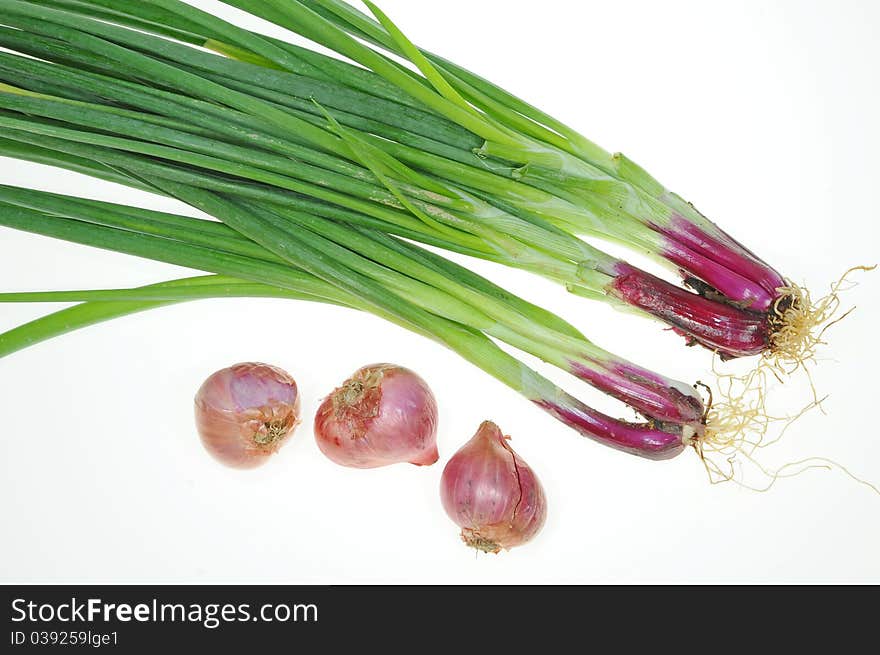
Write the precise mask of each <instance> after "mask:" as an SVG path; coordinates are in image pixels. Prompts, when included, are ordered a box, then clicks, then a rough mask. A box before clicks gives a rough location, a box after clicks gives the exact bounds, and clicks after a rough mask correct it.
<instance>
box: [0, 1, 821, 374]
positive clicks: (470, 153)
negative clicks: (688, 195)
mask: <svg viewBox="0 0 880 655" xmlns="http://www.w3.org/2000/svg"><path fill="white" fill-rule="evenodd" d="M230 4H234V5H236V6H239V7H241V8H243V9H246V10H250V11H253V12H254V13H255V14H257V15H261V16H263V17H264V18H268V19H269V20H273V21H275V22H278V23H279V24H281V25H284V26H285V27H290V28H292V29H295V30H296V31H298V32H299V33H301V34H302V35H304V36H306V37H309V38H312V39H313V40H315V41H316V42H318V43H320V44H321V45H324V46H328V47H331V48H333V49H335V50H337V52H339V53H340V54H342V55H344V56H347V57H349V58H351V59H353V60H355V61H357V62H358V63H360V64H362V65H363V66H366V67H368V68H370V69H372V72H370V71H367V70H364V69H362V68H355V67H353V66H351V65H348V64H345V63H343V62H340V61H338V60H333V59H329V58H326V57H323V56H320V55H317V54H315V53H312V52H309V51H308V50H303V49H301V48H296V47H294V46H290V45H288V44H285V43H283V42H279V41H274V40H271V39H267V38H264V37H261V36H258V35H255V34H252V33H250V32H247V31H245V30H242V29H240V28H237V27H235V26H233V25H230V24H229V23H226V22H224V21H221V20H219V19H217V18H215V17H213V16H211V15H209V14H206V13H204V12H201V11H198V10H196V9H195V8H193V7H191V6H189V5H187V4H185V3H182V2H179V1H178V0H161V1H155V2H150V3H143V2H127V1H122V2H116V1H114V2H106V1H104V0H90V1H86V0H51V1H50V2H41V3H39V4H37V3H31V2H23V1H19V0H3V1H2V2H0V7H2V8H3V9H4V10H5V14H6V15H5V17H4V19H3V22H4V23H5V24H6V25H8V26H9V28H10V29H7V30H4V31H3V32H2V34H0V45H3V47H6V48H9V49H11V50H17V51H19V52H21V53H23V54H26V55H30V56H33V57H37V58H39V59H41V60H43V61H40V62H35V61H33V60H30V61H26V60H24V59H23V58H22V57H16V56H15V55H9V56H8V57H5V58H4V59H5V61H4V62H3V63H2V69H3V75H4V78H3V79H5V80H6V82H7V84H8V85H10V86H8V87H7V89H6V91H7V93H6V94H5V96H4V97H3V98H2V100H3V105H2V107H3V108H4V109H5V110H7V111H8V112H18V113H21V114H24V115H25V116H26V118H18V117H16V116H15V115H14V114H13V115H9V114H7V115H6V116H4V117H3V126H4V128H6V130H7V132H6V135H7V136H8V137H9V138H11V139H22V138H24V139H26V140H27V141H28V142H29V143H38V144H40V145H43V146H46V147H50V148H51V149H54V150H56V151H61V152H64V153H66V154H75V155H78V156H85V157H87V158H92V159H99V160H101V161H104V162H105V163H109V164H111V165H113V166H126V165H132V166H143V165H144V163H143V162H144V159H145V158H151V159H153V160H156V159H159V160H160V164H161V165H162V166H163V169H164V170H163V172H162V174H164V175H166V176H179V175H180V172H179V168H180V167H179V166H176V165H169V164H184V165H185V166H187V167H189V168H192V167H197V168H200V169H202V170H203V171H206V172H210V173H212V174H213V173H220V174H222V175H224V176H235V177H236V178H239V179H243V180H246V181H248V182H256V183H258V185H259V186H258V187H257V188H258V190H259V192H261V193H263V197H267V194H268V195H272V194H274V198H275V199H277V200H279V201H280V200H281V198H285V197H290V195H291V192H293V193H295V194H298V195H299V196H301V197H305V198H309V199H312V200H319V201H321V203H322V211H324V212H325V213H326V212H329V211H338V209H339V208H344V209H346V210H354V211H357V212H359V213H362V214H365V215H367V216H369V217H371V218H373V219H376V220H378V221H382V222H384V223H385V225H383V226H382V229H384V230H386V231H389V232H392V233H395V234H398V235H401V236H406V237H409V238H415V239H418V240H421V241H423V242H426V243H430V244H433V245H441V246H443V247H446V248H449V249H452V250H456V251H458V252H464V253H466V254H470V255H476V256H480V257H483V258H486V259H492V260H494V261H500V262H502V263H505V264H508V265H511V266H517V267H520V268H524V269H527V270H531V271H535V272H538V273H540V274H542V275H545V276H547V277H550V278H552V279H555V280H557V281H560V282H562V283H563V284H565V285H566V286H567V288H569V289H570V290H571V291H573V292H575V293H579V294H581V295H585V296H588V297H591V298H600V299H603V300H607V301H608V302H611V303H612V304H614V305H616V306H620V307H625V308H629V309H632V310H634V311H637V312H640V313H644V314H648V315H651V316H653V317H655V318H658V319H660V320H662V321H664V322H665V323H667V324H669V325H671V326H673V327H674V328H675V329H676V331H678V332H680V333H682V334H683V335H685V336H686V337H687V338H688V340H689V341H691V342H693V343H700V344H703V345H706V346H707V347H709V348H710V349H712V350H715V351H718V352H719V353H721V355H722V356H724V357H738V356H744V355H754V354H760V353H773V354H775V355H783V356H784V355H785V353H792V352H793V351H792V350H791V349H792V348H793V347H794V346H792V343H793V342H797V344H798V345H797V347H796V348H795V350H798V349H803V346H804V344H805V343H806V342H805V341H804V338H806V335H807V334H808V330H807V329H806V328H807V327H809V324H810V323H811V321H810V320H807V319H809V318H812V317H814V316H815V312H813V311H811V308H808V307H806V305H805V303H803V302H800V301H798V302H796V301H795V300H794V299H793V297H792V296H791V294H790V293H789V292H790V291H791V289H790V288H789V287H786V285H785V283H784V282H783V280H782V278H781V277H780V276H779V275H778V274H776V273H775V272H773V271H772V269H770V268H769V267H767V266H766V265H765V264H763V263H762V262H760V261H759V260H757V258H755V257H754V256H753V255H752V254H751V253H748V252H746V251H745V250H744V249H743V248H742V247H741V246H739V245H738V244H736V243H735V242H734V241H733V240H732V239H730V238H729V237H727V236H726V235H723V233H721V232H720V230H718V229H717V228H715V227H714V226H711V224H709V223H708V222H707V221H705V219H703V218H702V217H699V220H698V219H697V218H695V217H694V216H692V217H691V219H688V218H687V217H688V216H690V215H692V214H694V215H695V216H698V214H695V212H694V211H693V210H692V209H690V210H689V211H688V210H686V209H685V208H684V207H687V206H686V205H684V203H681V202H680V201H678V200H676V199H675V198H674V197H673V196H671V194H668V193H666V192H662V193H661V192H660V191H658V189H657V188H655V187H658V186H659V185H656V183H649V178H648V177H647V175H646V174H644V173H639V174H638V175H636V172H637V171H638V169H637V167H635V166H634V165H632V164H631V163H629V162H627V161H626V160H624V159H623V158H621V157H617V158H612V157H610V156H609V157H607V158H606V159H607V161H604V160H603V161H599V160H600V159H602V157H601V156H600V154H599V150H598V149H597V148H595V146H592V147H588V144H587V142H586V141H585V140H584V139H582V138H580V139H575V138H573V137H571V135H568V137H569V138H567V137H565V136H562V135H559V134H557V135H556V136H555V137H554V136H553V132H552V131H551V130H549V129H548V128H546V127H539V126H537V123H535V119H534V117H529V112H525V109H524V107H523V106H521V105H520V104H518V103H517V102H515V101H514V100H512V99H511V100H510V102H511V104H512V106H513V107H514V108H513V109H508V110H507V111H504V106H503V104H502V103H500V101H499V100H497V99H495V100H493V99H492V94H489V91H492V90H493V89H494V87H490V86H489V85H488V83H485V84H483V86H481V85H480V84H478V82H477V80H476V79H474V78H473V77H472V76H468V75H467V74H465V73H464V72H462V71H461V70H460V69H458V68H457V67H454V66H451V65H450V64H448V63H440V64H434V63H431V60H432V59H436V58H432V57H426V56H425V55H422V54H420V52H419V51H418V50H417V49H416V48H415V47H414V46H412V44H411V43H409V42H408V41H407V40H406V38H405V37H404V36H403V35H402V34H401V33H400V32H399V30H397V29H396V28H394V26H393V25H392V24H391V23H390V21H388V20H387V19H385V17H384V16H383V15H382V14H381V13H380V12H378V10H376V9H375V8H373V9H374V11H375V12H376V14H377V15H378V16H379V17H380V19H381V20H382V24H381V25H380V24H373V23H371V22H369V21H367V22H364V20H365V19H364V18H363V17H361V19H358V20H357V21H356V20H355V16H357V14H356V13H355V14H353V13H352V10H351V8H350V7H349V8H348V9H344V7H348V6H347V5H344V4H339V3H335V2H327V3H324V2H316V3H300V2H283V3H275V2H232V3H230ZM307 5H314V6H313V7H312V8H309V7H308V6H307ZM325 5H326V6H325ZM312 9H316V10H318V9H320V11H319V12H317V13H316V12H315V11H313V10H312ZM328 12H329V13H328ZM334 16H335V17H336V18H335V19H334V18H333V17H334ZM98 19H100V20H98ZM108 21H113V22H115V23H118V24H113V23H111V22H108ZM355 23H357V24H358V25H359V27H358V28H357V29H356V30H355V28H353V27H352V25H354V24H355ZM126 25H127V26H130V27H136V28H138V30H150V31H153V32H156V33H158V34H162V35H164V36H172V37H174V38H175V39H178V40H179V41H182V42H186V43H190V44H198V45H206V46H208V47H211V48H214V49H215V50H218V51H221V52H224V53H226V54H231V55H233V56H234V57H235V58H236V59H239V60H244V61H237V60H235V59H231V58H228V57H221V56H217V55H212V54H210V53H206V52H204V51H201V50H197V49H196V48H193V47H189V46H187V45H184V44H183V43H181V42H172V41H169V40H168V39H167V38H159V37H157V36H152V35H149V34H144V33H142V32H140V31H135V30H134V29H128V28H127V27H126ZM367 26H371V28H370V29H369V30H368V29H367ZM343 28H345V29H349V30H354V31H356V32H357V33H358V35H359V36H362V37H369V38H370V39H371V40H373V41H377V42H381V43H382V44H383V45H384V46H386V47H388V48H393V49H396V50H397V51H399V53H400V54H403V55H406V56H408V57H409V58H410V59H411V60H412V62H413V63H414V64H415V65H416V67H418V69H419V70H420V71H421V73H422V75H417V74H415V73H413V72H412V71H407V70H406V69H403V68H401V67H400V66H399V65H397V64H394V63H393V62H392V60H390V59H388V58H387V57H385V56H384V55H382V54H381V53H379V52H377V51H376V50H374V49H372V48H369V47H368V46H366V45H364V44H363V43H361V42H360V41H357V40H355V39H352V38H351V37H350V36H348V34H346V32H345V30H344V29H343ZM383 33H384V34H385V36H384V38H380V37H381V34H383ZM445 67H448V68H450V70H446V68H445ZM450 71H452V72H450ZM447 78H448V79H447ZM475 85H476V86H475ZM484 87H485V88H484ZM28 92H29V93H31V94H39V95H38V96H37V97H34V96H31V97H23V96H22V94H24V93H28ZM16 93H18V94H19V97H17V98H12V97H10V96H12V95H14V94H16ZM493 93H494V95H495V96H499V94H502V92H501V91H500V90H494V91H493ZM499 97H500V96H499ZM71 101H73V102H71ZM108 106H111V107H112V110H108V109H107V107H108ZM122 107H124V111H121V109H122ZM523 112H525V113H523ZM108 113H112V114H113V115H112V116H108ZM532 113H533V112H532ZM181 116H185V119H183V120H175V119H179V118H180V117H181ZM557 127H558V126H557ZM94 131H100V134H98V135H95V134H92V132H94ZM107 133H110V134H112V136H107ZM120 135H121V136H120ZM539 137H544V139H543V140H542V139H541V138H539ZM569 141H570V142H571V143H568V142H569ZM566 143H567V144H568V145H566ZM255 148H259V149H262V150H264V152H257V151H256V149H255ZM588 152H590V153H592V155H591V156H592V158H593V159H590V157H589V156H588ZM594 160H595V161H594ZM152 163H153V162H151V164H152ZM600 164H601V165H600ZM609 167H614V168H615V170H616V171H617V172H616V173H615V172H614V171H611V170H606V169H609ZM634 176H635V177H637V178H638V179H637V180H633V179H630V178H633V177H634ZM636 182H638V183H636ZM208 183H212V184H215V185H216V184H218V183H219V182H217V181H216V180H213V179H212V178H211V177H210V176H208V177H206V178H205V181H204V182H202V183H201V184H203V185H204V184H208ZM652 184H653V187H652ZM254 186H255V185H249V186H248V187H246V188H243V189H244V190H243V191H242V192H243V193H249V194H253V193H257V192H258V191H256V190H254V188H253V187H254ZM647 187H651V188H650V189H647ZM212 188H214V187H212ZM646 189H647V190H646ZM655 196H657V197H655ZM664 203H665V204H664ZM326 205H330V206H331V208H332V209H325V208H323V206H326ZM679 205H684V207H679ZM579 232H580V233H588V234H594V235H599V236H603V237H605V238H612V239H615V240H618V241H622V242H624V243H626V244H627V245H629V246H631V247H633V248H636V249H638V250H639V251H642V252H646V253H648V254H651V255H653V256H654V257H656V258H658V259H660V260H662V261H664V262H667V263H669V264H670V265H673V266H674V267H676V268H677V269H679V270H682V271H684V272H685V273H686V276H687V280H688V282H689V284H690V285H691V286H692V287H694V288H696V289H698V290H699V292H700V294H699V295H698V294H695V293H690V292H688V291H685V290H683V289H680V288H677V287H675V286H674V285H671V284H669V283H667V282H665V281H663V280H661V279H659V278H657V277H655V276H652V275H649V274H647V273H645V272H643V271H640V270H639V269H637V268H635V267H633V266H631V265H629V264H627V263H626V262H624V261H622V260H620V259H619V258H616V257H612V256H610V255H608V254H606V253H604V252H602V251H600V250H598V249H597V248H595V247H592V246H590V245H589V244H587V243H586V242H584V241H583V240H581V239H579V238H578V237H576V236H575V233H579ZM786 289H788V290H786ZM795 337H797V338H795ZM808 341H809V340H808Z"/></svg>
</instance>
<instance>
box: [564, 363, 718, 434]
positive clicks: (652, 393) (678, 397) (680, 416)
mask: <svg viewBox="0 0 880 655" xmlns="http://www.w3.org/2000/svg"><path fill="white" fill-rule="evenodd" d="M604 368H605V370H604V371H602V372H599V371H597V370H596V369H594V368H590V367H588V366H585V365H584V364H582V363H578V362H571V372H572V374H574V375H575V376H577V377H578V378H580V379H581V380H584V381H585V382H588V383H589V384H591V385H593V386H594V387H596V388H597V389H599V390H601V391H603V392H605V393H607V394H608V395H609V396H611V397H613V398H617V399H618V400H621V401H623V402H624V403H626V404H627V405H629V406H630V407H632V408H633V409H634V410H636V411H637V412H639V413H641V414H642V415H644V416H646V417H649V418H653V419H656V420H658V421H663V422H669V423H699V422H700V421H701V420H702V418H703V414H704V413H705V409H704V407H703V403H702V401H701V400H700V398H699V397H697V396H696V394H694V395H687V394H685V393H682V391H680V390H679V389H677V388H675V386H674V385H673V384H672V383H671V382H670V381H668V380H666V379H664V378H663V377H662V376H659V375H657V374H655V373H651V372H650V371H646V370H644V369H641V368H639V367H637V366H635V365H632V364H622V363H621V364H611V365H608V366H606V367H604Z"/></svg>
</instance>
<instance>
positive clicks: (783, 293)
mask: <svg viewBox="0 0 880 655" xmlns="http://www.w3.org/2000/svg"><path fill="white" fill-rule="evenodd" d="M876 268H877V266H876V265H875V266H854V267H853V268H851V269H849V270H848V271H846V273H844V274H843V275H842V276H841V277H840V279H839V280H838V281H837V282H835V283H834V284H832V285H831V291H830V292H829V293H828V294H827V295H825V296H823V297H822V298H819V299H818V300H816V301H814V300H813V299H812V297H811V296H810V292H809V290H808V289H806V288H804V287H801V286H799V285H797V284H795V283H794V282H792V281H791V280H786V282H787V286H785V287H781V288H780V289H778V292H779V294H780V296H779V298H778V299H777V300H776V302H775V304H774V305H773V308H772V310H771V312H770V318H769V320H770V328H771V336H770V348H769V349H768V351H767V353H766V354H765V356H764V358H765V359H766V360H768V361H770V362H771V363H772V365H773V366H774V367H775V368H776V369H778V370H780V371H787V372H788V373H791V372H793V371H794V370H797V369H798V368H800V367H801V366H803V365H804V363H806V362H808V361H813V360H815V357H816V349H817V348H818V347H819V346H821V345H824V343H825V342H824V341H823V338H824V336H825V333H826V332H827V331H828V330H829V329H830V328H831V327H832V326H833V325H836V324H837V323H839V322H840V321H842V320H843V319H845V318H846V317H847V316H849V314H850V313H852V311H853V309H854V308H852V309H849V310H848V311H846V312H844V313H843V314H842V315H838V314H839V311H840V306H841V300H840V293H841V292H842V291H845V290H846V289H848V288H852V286H854V285H855V283H851V282H850V280H849V277H850V275H852V274H853V273H855V272H856V271H865V272H867V271H873V270H874V269H876ZM848 282H850V286H847V287H846V288H844V286H845V285H847V283H848Z"/></svg>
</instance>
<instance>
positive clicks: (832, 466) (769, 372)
mask: <svg viewBox="0 0 880 655" xmlns="http://www.w3.org/2000/svg"><path fill="white" fill-rule="evenodd" d="M776 366H777V364H776V363H774V362H771V361H769V360H765V361H764V362H762V364H761V365H759V366H758V367H757V368H756V369H754V370H752V371H750V372H749V373H747V374H746V375H734V374H727V373H721V372H719V371H718V370H717V367H713V369H714V372H715V375H716V377H717V381H718V384H717V391H715V392H710V398H709V399H708V402H707V410H706V416H705V417H704V422H705V425H706V428H705V433H704V434H703V435H702V436H701V437H700V438H699V439H695V440H694V441H693V442H692V443H691V445H692V446H693V448H694V450H695V451H696V452H697V454H698V455H699V457H700V461H701V462H702V463H703V466H704V467H705V469H706V473H707V475H708V477H709V482H710V483H712V484H722V483H725V482H732V483H734V484H736V485H737V486H740V487H742V488H745V489H749V490H751V491H757V492H765V491H769V490H770V488H771V487H773V485H774V484H775V483H776V482H777V481H778V480H780V479H783V478H791V477H795V476H798V475H801V474H803V473H806V472H807V471H810V470H816V469H824V470H828V471H830V470H838V471H841V472H842V473H844V474H845V475H847V476H848V477H849V478H851V479H852V480H854V481H856V482H858V483H860V484H863V485H865V486H866V487H868V488H869V489H871V490H872V491H874V493H876V494H878V495H880V488H878V487H876V486H875V485H873V484H871V483H870V482H867V481H865V480H863V479H861V478H859V477H857V476H856V475H854V474H853V473H851V472H850V471H849V470H848V469H847V468H846V467H844V466H842V465H841V464H838V463H837V462H834V461H833V460H830V459H827V458H825V457H808V458H805V459H801V460H799V461H795V462H790V463H787V464H784V465H782V466H780V467H779V468H776V469H773V468H771V467H769V466H767V465H766V464H764V463H762V462H761V457H760V455H761V451H762V450H763V449H766V448H768V447H769V446H772V445H774V444H776V443H778V442H779V441H781V440H782V438H783V437H784V436H785V434H786V433H787V432H788V429H789V428H790V427H791V426H792V425H793V424H794V423H795V422H796V421H797V420H798V419H800V418H801V417H803V416H804V415H805V414H807V413H808V412H810V411H811V410H814V409H819V410H820V411H822V403H823V402H824V400H825V398H820V397H819V396H818V393H817V391H816V388H815V385H814V384H813V380H812V378H811V377H810V374H809V369H807V368H805V367H804V368H803V370H804V372H805V373H806V375H807V378H808V382H809V384H810V388H811V390H812V394H813V398H812V400H811V401H810V402H809V403H808V404H807V405H805V406H804V407H803V408H802V409H801V410H800V411H799V412H797V413H796V414H793V415H788V416H778V415H774V414H772V413H770V411H769V410H768V407H767V398H768V389H769V388H770V385H771V384H772V383H773V380H774V379H775V380H776V381H777V382H783V381H784V380H783V378H781V377H780V376H779V374H778V371H777V370H776ZM701 386H705V385H701ZM706 388H708V387H706ZM756 477H757V479H758V482H754V483H753V482H751V480H754V479H755V478H756ZM747 478H748V480H749V481H747Z"/></svg>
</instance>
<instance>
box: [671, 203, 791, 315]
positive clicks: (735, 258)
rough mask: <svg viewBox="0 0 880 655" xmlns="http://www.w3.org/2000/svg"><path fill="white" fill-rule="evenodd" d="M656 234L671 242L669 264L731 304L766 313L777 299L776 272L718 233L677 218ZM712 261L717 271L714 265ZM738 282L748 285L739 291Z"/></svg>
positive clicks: (778, 282) (778, 277)
mask: <svg viewBox="0 0 880 655" xmlns="http://www.w3.org/2000/svg"><path fill="white" fill-rule="evenodd" d="M659 231H660V232H661V233H662V234H664V235H665V236H666V237H667V238H668V239H670V241H671V243H670V244H669V250H670V260H671V261H673V262H675V263H676V264H677V265H679V266H681V267H682V268H683V269H685V270H686V271H688V272H689V273H691V274H692V275H693V276H694V277H697V278H700V279H701V280H703V281H704V282H706V283H707V284H710V285H711V286H713V287H715V288H716V289H718V290H719V291H721V292H722V293H723V294H724V295H725V296H727V297H728V298H729V299H730V300H731V301H733V302H736V303H741V304H743V305H744V306H748V307H749V308H750V309H752V310H754V311H759V312H766V311H767V310H769V309H770V307H771V306H772V305H773V302H774V301H775V300H776V299H777V298H778V296H779V293H778V289H779V288H780V287H784V286H785V280H784V279H783V278H782V276H781V275H780V274H779V273H777V272H776V271H775V270H773V269H772V268H771V267H770V266H768V265H767V264H766V263H764V262H763V261H761V259H759V258H758V257H757V256H755V255H754V254H752V252H751V251H749V250H748V249H747V248H745V247H744V246H742V245H741V244H740V243H739V242H738V241H736V240H735V239H733V238H732V237H729V236H727V235H726V234H724V233H723V232H721V231H720V230H719V232H720V236H713V235H710V234H709V233H707V232H706V231H705V230H703V229H701V228H699V227H697V226H696V225H694V224H693V223H691V222H690V221H688V220H687V219H685V218H683V217H681V216H676V217H674V218H673V219H672V221H671V223H670V224H669V226H667V227H665V228H662V229H659ZM682 246H683V247H684V248H682ZM673 257H674V258H673ZM712 262H714V263H715V264H717V265H720V268H719V267H718V266H713V265H712ZM725 269H726V272H725ZM741 280H745V281H746V282H749V283H751V284H748V285H744V286H743V287H742V288H741V289H739V290H738V289H737V286H738V283H739V281H741ZM757 288H760V289H761V290H763V293H761V292H759V291H757Z"/></svg>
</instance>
